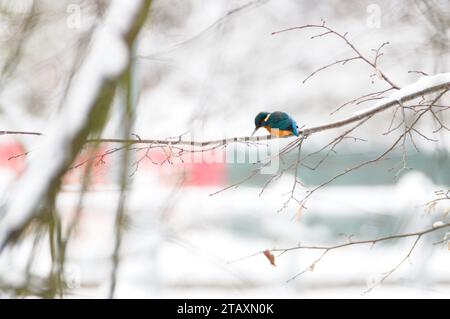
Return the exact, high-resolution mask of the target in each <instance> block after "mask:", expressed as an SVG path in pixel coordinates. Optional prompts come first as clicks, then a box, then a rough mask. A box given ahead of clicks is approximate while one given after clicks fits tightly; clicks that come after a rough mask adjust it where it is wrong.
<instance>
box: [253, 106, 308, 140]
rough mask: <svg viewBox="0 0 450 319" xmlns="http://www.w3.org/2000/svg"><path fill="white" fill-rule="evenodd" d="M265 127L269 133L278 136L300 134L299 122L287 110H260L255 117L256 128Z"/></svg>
mask: <svg viewBox="0 0 450 319" xmlns="http://www.w3.org/2000/svg"><path fill="white" fill-rule="evenodd" d="M261 127H264V128H265V129H266V130H268V131H269V133H270V134H271V135H273V136H277V137H287V136H292V135H295V136H299V134H300V133H299V131H298V126H297V122H295V120H294V119H293V118H292V117H291V116H290V115H289V114H287V113H285V112H278V111H277V112H272V113H269V112H260V113H258V115H256V117H255V130H254V131H253V133H252V136H253V135H254V134H255V133H256V131H257V130H258V129H259V128H261Z"/></svg>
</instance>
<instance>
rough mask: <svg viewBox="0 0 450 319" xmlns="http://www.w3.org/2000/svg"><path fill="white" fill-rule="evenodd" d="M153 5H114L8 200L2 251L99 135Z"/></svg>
mask: <svg viewBox="0 0 450 319" xmlns="http://www.w3.org/2000/svg"><path fill="white" fill-rule="evenodd" d="M150 2H151V1H149V0H114V1H111V3H110V5H109V7H108V12H107V15H106V18H105V20H104V21H103V23H102V24H101V26H100V27H99V29H98V30H96V33H95V34H94V36H93V39H92V46H91V49H90V51H89V53H88V54H87V56H86V58H85V60H84V62H83V64H82V66H81V68H80V70H79V72H78V74H77V75H76V78H75V79H74V81H73V83H72V85H71V87H70V90H69V92H68V95H67V97H66V103H65V105H64V108H63V109H62V111H61V113H60V114H59V116H58V117H57V118H56V119H55V121H54V122H53V123H52V125H51V127H50V129H49V131H48V133H47V134H46V135H45V137H44V138H45V140H44V142H43V144H42V145H41V147H40V148H39V150H37V151H36V152H35V154H33V155H35V156H33V159H32V160H30V161H29V167H28V169H27V171H26V173H25V174H24V176H23V177H22V178H21V180H20V181H19V182H18V184H17V185H16V187H15V189H14V192H13V193H12V196H11V198H10V199H9V201H8V204H7V207H6V213H5V214H4V216H3V218H2V220H1V223H0V250H1V249H3V248H4V247H5V245H6V243H7V242H8V241H10V240H14V239H15V238H16V236H17V235H19V234H20V231H21V230H22V229H23V227H24V226H25V225H27V223H28V222H29V221H30V220H31V219H32V218H33V217H34V216H36V214H37V213H39V212H40V209H42V208H43V207H46V208H49V209H50V210H51V208H52V206H53V202H54V198H55V196H56V193H57V191H58V189H59V185H60V183H61V178H62V176H63V175H64V173H65V172H66V171H67V169H68V168H69V167H70V165H71V163H72V161H73V160H74V158H75V157H76V156H77V154H78V153H79V151H80V150H81V148H82V147H83V145H84V141H85V140H86V139H87V137H88V136H89V135H92V134H100V133H101V131H102V128H103V125H104V123H105V121H106V119H107V114H108V110H109V108H110V104H111V102H112V100H113V98H114V94H115V87H116V83H117V81H118V79H119V78H120V77H121V76H122V75H123V74H124V72H125V70H126V68H127V66H128V65H129V61H130V48H131V46H132V45H133V42H134V40H135V38H136V36H137V34H138V32H139V30H140V28H141V27H142V25H143V23H144V21H145V18H146V15H147V11H148V8H149V5H150ZM24 199H26V200H24Z"/></svg>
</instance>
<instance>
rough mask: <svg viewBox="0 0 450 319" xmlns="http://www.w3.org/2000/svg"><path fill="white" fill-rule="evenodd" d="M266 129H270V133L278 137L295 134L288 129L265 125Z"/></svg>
mask: <svg viewBox="0 0 450 319" xmlns="http://www.w3.org/2000/svg"><path fill="white" fill-rule="evenodd" d="M264 128H265V129H266V130H268V131H269V133H270V134H271V135H273V136H276V137H286V136H291V135H294V134H293V133H292V132H291V131H288V130H278V129H272V128H271V127H270V126H264Z"/></svg>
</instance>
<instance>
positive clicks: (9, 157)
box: [0, 141, 26, 175]
mask: <svg viewBox="0 0 450 319" xmlns="http://www.w3.org/2000/svg"><path fill="white" fill-rule="evenodd" d="M24 153H25V148H24V147H23V145H22V144H21V143H20V142H18V141H10V142H5V143H1V144H0V167H1V168H3V169H5V168H6V169H10V170H13V171H14V172H16V173H17V175H20V174H21V173H22V172H23V171H24V169H25V157H26V155H25V154H24Z"/></svg>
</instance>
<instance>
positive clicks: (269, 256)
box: [264, 249, 277, 267]
mask: <svg viewBox="0 0 450 319" xmlns="http://www.w3.org/2000/svg"><path fill="white" fill-rule="evenodd" d="M264 256H266V258H267V259H269V261H270V264H271V265H272V266H274V267H276V266H277V265H275V256H274V255H273V254H272V252H271V251H270V250H268V249H266V250H264Z"/></svg>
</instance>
